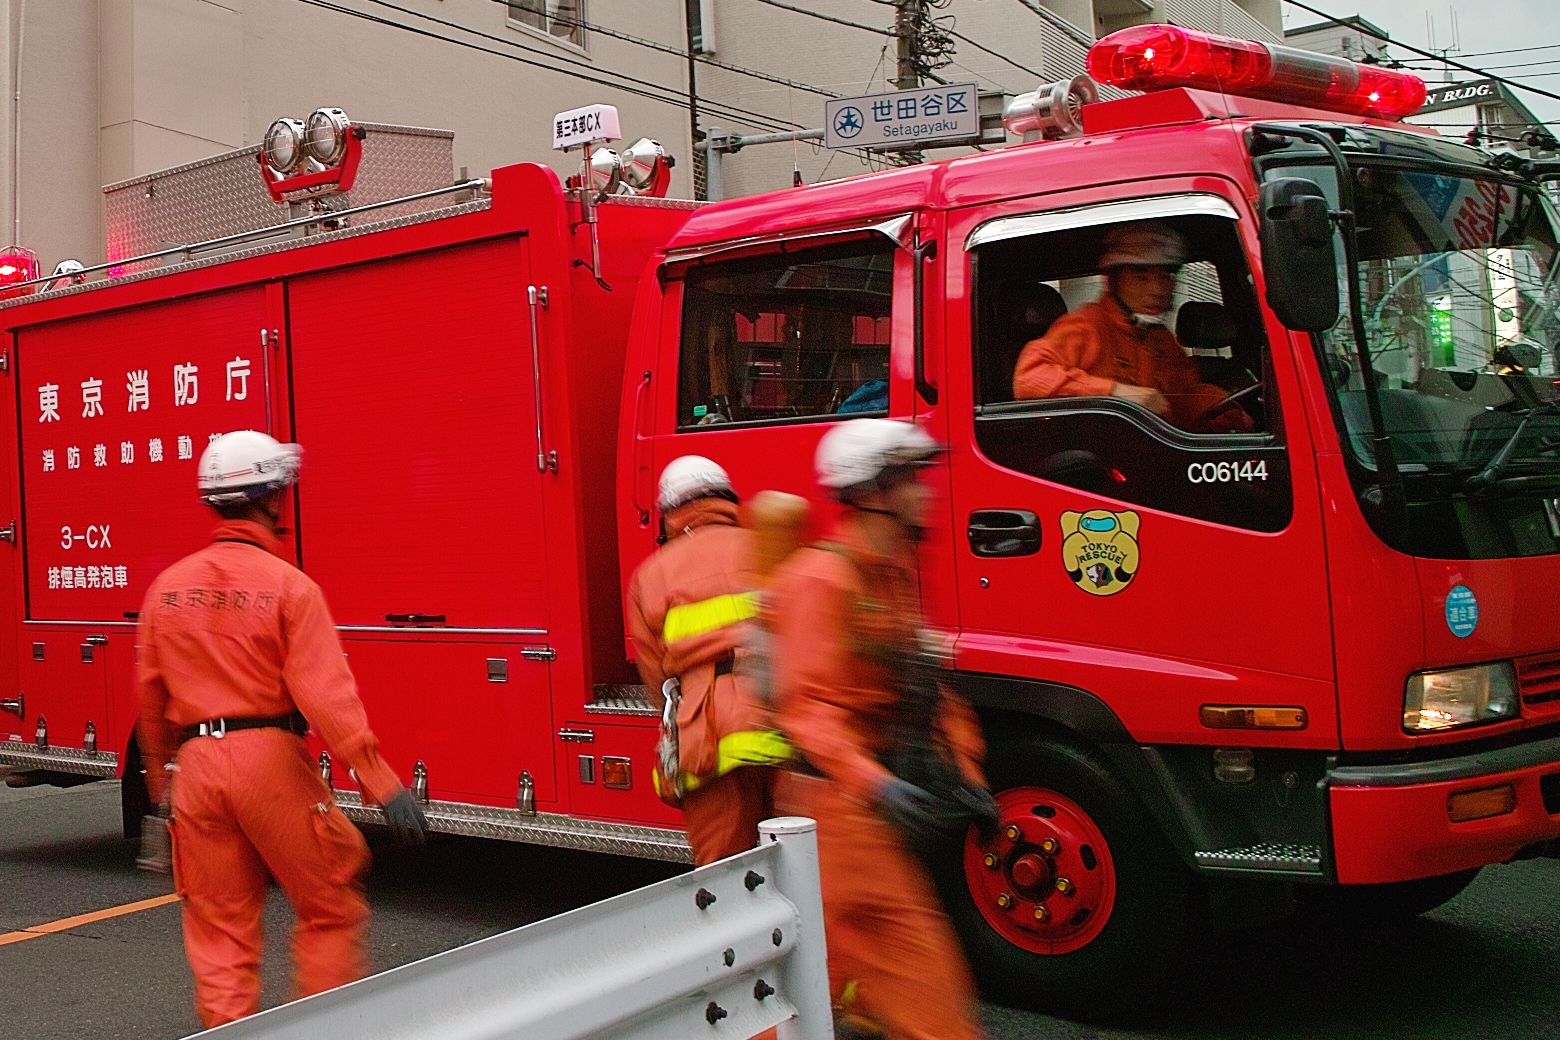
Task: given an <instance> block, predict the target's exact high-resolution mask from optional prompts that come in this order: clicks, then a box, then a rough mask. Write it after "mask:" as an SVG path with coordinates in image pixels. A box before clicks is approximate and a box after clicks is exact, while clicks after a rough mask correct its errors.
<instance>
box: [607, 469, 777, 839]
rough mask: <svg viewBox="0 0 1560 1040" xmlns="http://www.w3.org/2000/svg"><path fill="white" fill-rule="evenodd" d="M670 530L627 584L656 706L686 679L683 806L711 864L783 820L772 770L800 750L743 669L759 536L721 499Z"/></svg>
mask: <svg viewBox="0 0 1560 1040" xmlns="http://www.w3.org/2000/svg"><path fill="white" fill-rule="evenodd" d="M666 530H667V535H668V541H667V543H666V544H665V545H664V546H662V547H661V549H660V550H659V551H658V552H656V553H655V555H653V556H651V557H650V558H649V559H648V560H646V561H645V562H644V563H643V564H641V565H640V567H639V569H638V570H637V571H636V572H634V577H633V580H632V581H631V582H630V583H629V588H628V599H629V609H628V629H629V634H630V635H631V636H632V638H633V640H634V647H635V650H636V651H637V653H636V660H637V663H638V665H639V675H640V677H641V678H642V679H643V680H644V682H645V685H646V687H648V689H649V691H650V695H651V699H652V700H653V701H656V702H658V703H659V702H660V701H661V684H662V683H664V682H665V681H666V679H667V678H668V677H670V676H677V677H678V679H679V681H680V682H681V684H682V704H681V706H680V709H679V711H678V718H677V729H678V734H679V754H680V758H681V762H680V767H681V771H682V781H683V783H684V785H685V786H686V788H687V793H686V794H685V795H684V797H683V799H682V809H683V815H684V817H685V823H686V826H687V829H688V843H689V844H690V845H692V846H693V856H694V862H695V863H696V864H698V865H700V866H703V865H704V864H706V863H713V862H715V861H716V860H718V859H724V858H725V857H727V856H732V855H735V854H736V853H738V852H745V851H746V850H748V849H751V848H753V846H755V845H757V844H758V825H759V823H760V822H762V821H763V820H766V819H768V818H769V817H770V816H772V815H774V813H773V812H772V811H771V810H772V808H773V799H772V791H773V784H774V770H773V769H771V768H766V767H767V766H771V765H773V764H774V763H775V762H776V761H783V760H784V759H785V758H786V757H787V756H788V755H789V753H790V749H789V747H788V746H787V745H785V743H784V741H782V740H781V739H780V738H779V737H778V735H777V734H775V733H774V730H773V726H772V725H771V724H770V721H769V715H768V712H767V711H766V710H765V709H764V708H763V706H762V705H761V704H760V703H759V702H758V699H757V698H756V697H755V696H754V695H753V692H752V691H751V690H750V689H749V688H748V684H747V682H746V680H745V679H744V678H743V677H741V676H739V675H736V674H733V664H734V656H735V652H736V649H737V647H738V645H739V644H740V643H741V641H742V638H743V636H744V634H745V633H746V631H747V625H746V624H745V622H746V621H747V619H748V618H751V617H752V616H753V615H754V614H755V613H756V612H757V593H756V592H755V591H754V589H755V588H756V586H757V583H758V581H757V579H758V575H757V574H756V573H754V571H753V549H754V545H753V534H752V532H750V531H746V530H743V529H742V528H741V527H738V526H737V507H736V506H735V505H733V504H732V503H730V502H727V501H725V500H724V499H719V498H699V499H695V500H694V501H692V502H689V503H687V504H685V505H683V506H681V507H679V508H677V509H674V510H672V512H671V513H669V514H668V515H667V517H666ZM657 772H658V774H659V770H658V771H657ZM668 779H669V778H663V777H660V776H659V775H658V776H657V779H656V782H657V784H658V785H659V784H664V783H666V782H668Z"/></svg>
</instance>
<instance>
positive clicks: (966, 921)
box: [944, 728, 1206, 1020]
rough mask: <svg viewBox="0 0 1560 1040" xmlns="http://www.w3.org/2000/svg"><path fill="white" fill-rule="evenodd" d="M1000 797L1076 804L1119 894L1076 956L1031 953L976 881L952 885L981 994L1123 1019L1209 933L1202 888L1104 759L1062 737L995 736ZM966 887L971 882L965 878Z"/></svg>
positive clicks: (993, 773)
mask: <svg viewBox="0 0 1560 1040" xmlns="http://www.w3.org/2000/svg"><path fill="white" fill-rule="evenodd" d="M988 741H989V747H988V751H987V773H988V778H989V779H990V781H991V787H992V791H993V793H996V794H998V795H1000V793H1001V792H1003V791H1005V790H1011V789H1014V788H1020V787H1037V788H1042V789H1045V790H1049V791H1054V792H1056V793H1057V794H1060V795H1062V796H1064V797H1065V798H1067V799H1070V800H1071V801H1072V802H1074V803H1076V805H1077V806H1078V807H1080V808H1082V809H1083V810H1084V811H1085V812H1087V814H1088V815H1089V817H1090V818H1091V819H1092V821H1093V823H1094V825H1095V826H1096V827H1097V828H1098V830H1099V832H1100V833H1101V834H1102V835H1103V836H1104V838H1105V841H1106V843H1107V845H1108V847H1109V853H1110V856H1111V860H1112V861H1113V864H1114V869H1115V876H1116V895H1115V901H1114V905H1113V906H1112V907H1111V908H1110V911H1109V913H1110V916H1109V918H1108V919H1107V920H1106V923H1105V925H1104V927H1103V929H1102V930H1101V931H1100V932H1099V934H1098V935H1096V936H1095V937H1094V938H1093V939H1092V940H1090V941H1089V942H1088V943H1087V945H1084V946H1082V947H1081V948H1079V949H1076V950H1073V951H1071V952H1068V953H1061V954H1043V953H1036V952H1031V951H1030V950H1026V949H1024V948H1022V947H1020V946H1019V945H1017V944H1016V943H1014V942H1011V941H1009V940H1008V939H1007V938H1005V937H1004V936H1003V935H1002V934H1000V933H999V932H998V931H996V929H994V928H993V927H992V926H991V924H990V923H988V922H987V920H986V918H985V917H984V916H983V915H982V914H981V911H980V910H979V909H978V908H977V907H976V905H975V899H976V898H977V897H976V896H973V895H972V894H971V890H970V887H969V885H968V884H959V885H956V886H946V887H944V898H945V899H946V901H947V903H948V911H949V914H950V916H951V917H952V918H953V922H954V926H955V927H956V928H957V929H958V931H959V935H960V937H961V938H962V939H963V942H964V946H965V950H966V952H967V953H968V955H969V957H970V961H971V966H972V967H973V969H974V971H975V974H976V977H977V979H978V980H979V981H980V985H981V989H982V992H983V994H984V995H985V996H987V997H988V998H990V999H993V1000H996V1001H998V1002H1001V1003H1005V1004H1010V1005H1014V1006H1019V1007H1027V1008H1035V1009H1038V1010H1043V1011H1047V1012H1051V1013H1054V1014H1063V1015H1066V1016H1068V1017H1073V1018H1081V1019H1086V1020H1109V1019H1114V1018H1119V1017H1121V1016H1123V1015H1127V1014H1129V1013H1131V1012H1132V1011H1133V1010H1135V1009H1137V1008H1139V1007H1141V1006H1142V1005H1143V1004H1144V1003H1145V1002H1146V1001H1148V1000H1150V999H1151V998H1152V997H1153V996H1155V995H1156V994H1157V993H1158V992H1159V991H1160V990H1161V988H1162V987H1163V985H1164V983H1166V982H1167V981H1169V980H1170V978H1171V975H1172V972H1173V970H1174V969H1175V967H1176V966H1178V965H1180V964H1182V963H1184V961H1185V957H1183V956H1182V954H1183V953H1184V952H1185V951H1187V950H1188V948H1189V947H1190V946H1191V944H1192V940H1193V939H1194V938H1195V937H1196V936H1197V935H1198V934H1200V933H1201V930H1202V929H1201V926H1202V923H1203V922H1204V920H1205V919H1206V915H1205V912H1204V905H1205V901H1204V896H1203V892H1202V887H1201V885H1200V884H1199V883H1198V881H1197V879H1196V877H1195V876H1194V875H1193V874H1192V872H1191V871H1190V870H1189V869H1188V868H1187V867H1186V865H1185V864H1184V863H1182V861H1181V860H1180V858H1179V857H1178V856H1176V854H1175V852H1174V850H1173V849H1172V848H1171V847H1170V845H1169V843H1168V842H1167V841H1166V840H1165V837H1164V834H1163V832H1162V831H1161V830H1160V829H1159V827H1158V826H1157V825H1156V824H1155V822H1154V821H1153V819H1152V818H1151V817H1150V816H1149V815H1148V812H1147V810H1146V809H1145V808H1144V807H1143V805H1142V803H1141V802H1140V801H1139V800H1138V799H1137V798H1136V797H1135V796H1134V795H1133V794H1132V792H1131V791H1130V790H1129V789H1128V788H1127V787H1126V785H1125V784H1124V783H1122V781H1121V780H1120V779H1118V778H1117V776H1116V775H1115V773H1114V771H1113V770H1112V769H1111V768H1110V766H1109V765H1108V764H1107V763H1106V761H1105V760H1104V758H1103V757H1102V756H1101V755H1100V754H1099V753H1098V752H1096V751H1093V750H1090V749H1088V748H1086V747H1084V746H1082V745H1080V744H1075V743H1070V742H1067V741H1066V740H1065V739H1064V738H1063V737H1062V735H1061V734H1047V733H1037V732H1034V731H1030V732H1027V733H1026V732H1024V731H1023V730H1022V729H1019V730H1018V731H1017V732H1014V731H1013V729H1011V728H1009V729H1008V732H1006V733H1003V732H991V731H990V730H988ZM960 880H961V881H962V880H963V878H962V877H961V879H960Z"/></svg>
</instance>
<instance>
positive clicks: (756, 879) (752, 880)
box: [742, 870, 764, 892]
mask: <svg viewBox="0 0 1560 1040" xmlns="http://www.w3.org/2000/svg"><path fill="white" fill-rule="evenodd" d="M742 883H743V884H744V885H746V886H747V890H748V891H749V892H751V891H753V890H754V889H755V888H757V887H758V886H759V885H762V884H763V883H764V875H762V874H760V873H758V872H757V871H753V870H750V871H748V872H747V876H746V877H744V878H743V879H742Z"/></svg>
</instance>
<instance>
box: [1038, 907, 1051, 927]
mask: <svg viewBox="0 0 1560 1040" xmlns="http://www.w3.org/2000/svg"><path fill="white" fill-rule="evenodd" d="M1050 919H1051V911H1049V910H1047V909H1046V908H1045V907H1043V906H1037V907H1035V920H1036V921H1039V922H1040V923H1041V924H1044V923H1045V922H1047V921H1049V920H1050Z"/></svg>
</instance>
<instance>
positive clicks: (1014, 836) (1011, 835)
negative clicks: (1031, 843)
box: [1002, 823, 1022, 841]
mask: <svg viewBox="0 0 1560 1040" xmlns="http://www.w3.org/2000/svg"><path fill="white" fill-rule="evenodd" d="M1002 833H1003V834H1005V835H1007V840H1008V841H1017V840H1018V839H1019V837H1020V835H1021V833H1022V832H1020V831H1019V829H1018V825H1017V824H1013V823H1010V824H1008V826H1007V830H1005V831H1003V832H1002Z"/></svg>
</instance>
